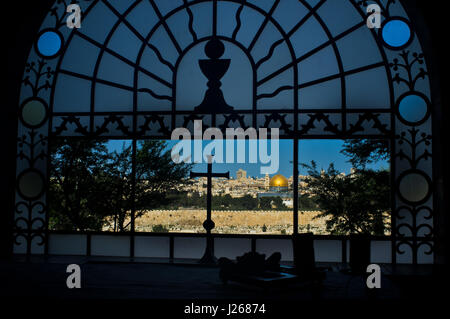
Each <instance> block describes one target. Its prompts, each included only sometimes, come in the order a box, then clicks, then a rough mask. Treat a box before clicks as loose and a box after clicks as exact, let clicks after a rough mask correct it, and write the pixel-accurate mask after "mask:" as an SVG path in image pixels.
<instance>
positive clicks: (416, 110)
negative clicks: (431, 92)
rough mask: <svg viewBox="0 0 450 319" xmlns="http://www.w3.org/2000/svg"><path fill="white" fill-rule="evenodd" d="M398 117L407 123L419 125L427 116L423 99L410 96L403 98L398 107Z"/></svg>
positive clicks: (417, 96) (426, 107) (413, 95)
mask: <svg viewBox="0 0 450 319" xmlns="http://www.w3.org/2000/svg"><path fill="white" fill-rule="evenodd" d="M398 111H399V113H400V116H401V117H402V118H403V119H404V120H405V121H407V122H409V123H419V122H421V121H422V120H423V119H424V118H425V117H426V116H427V114H428V104H427V102H426V101H425V100H424V98H423V97H421V96H419V95H416V94H411V95H407V96H405V97H404V98H403V99H402V100H401V101H400V104H399V106H398Z"/></svg>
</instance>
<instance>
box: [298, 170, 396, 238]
mask: <svg viewBox="0 0 450 319" xmlns="http://www.w3.org/2000/svg"><path fill="white" fill-rule="evenodd" d="M303 166H304V167H305V168H307V169H308V173H309V177H308V178H306V179H305V182H306V183H307V184H308V189H309V192H310V193H311V195H312V196H313V197H314V200H315V201H316V203H317V204H318V205H319V207H320V209H321V211H322V213H321V214H320V215H319V216H318V218H320V217H329V220H328V221H327V229H328V230H329V231H330V232H331V233H332V234H354V233H363V234H372V235H383V234H384V231H385V213H386V212H388V211H389V210H390V188H389V179H390V178H389V172H387V171H383V170H381V171H373V170H358V171H356V172H355V173H354V174H350V175H346V176H344V175H342V174H341V173H340V172H338V171H337V170H336V169H335V168H334V165H333V164H330V166H329V168H328V170H326V171H323V172H320V171H319V170H318V169H317V165H316V163H315V162H314V161H313V162H311V165H306V164H303Z"/></svg>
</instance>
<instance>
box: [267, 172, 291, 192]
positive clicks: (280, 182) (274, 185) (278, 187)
mask: <svg viewBox="0 0 450 319" xmlns="http://www.w3.org/2000/svg"><path fill="white" fill-rule="evenodd" d="M269 189H270V191H271V192H277V193H284V192H287V191H288V190H289V181H288V179H287V178H286V177H284V176H283V175H281V174H277V175H275V176H273V177H272V178H271V179H270V182H269Z"/></svg>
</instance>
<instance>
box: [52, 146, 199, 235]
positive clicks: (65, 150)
mask: <svg viewBox="0 0 450 319" xmlns="http://www.w3.org/2000/svg"><path fill="white" fill-rule="evenodd" d="M132 152H133V149H132V146H128V147H126V146H124V147H123V149H122V150H121V151H119V152H118V151H115V152H109V151H108V149H107V147H106V142H105V141H94V140H85V139H84V140H82V139H73V138H71V139H62V140H58V141H56V142H55V143H53V144H52V153H51V162H52V168H51V179H50V180H51V182H50V194H49V206H50V227H51V228H53V229H61V230H102V228H103V226H104V225H105V224H110V225H111V224H112V229H113V230H114V231H125V230H126V229H127V228H128V227H129V224H130V221H131V212H132V211H133V210H135V212H136V214H135V217H136V218H138V217H140V216H142V215H143V214H144V213H145V211H146V210H148V209H152V208H154V207H159V206H160V205H163V204H165V202H166V199H167V196H168V195H169V194H170V193H171V192H176V191H177V190H179V189H180V188H182V187H183V186H184V185H185V184H186V183H188V181H187V175H188V173H189V171H190V169H191V166H190V165H188V164H185V163H182V164H175V163H174V162H173V161H172V159H171V157H170V150H167V147H166V143H165V142H162V141H143V142H140V143H139V148H138V149H137V151H136V157H135V163H134V164H135V175H133V157H132Z"/></svg>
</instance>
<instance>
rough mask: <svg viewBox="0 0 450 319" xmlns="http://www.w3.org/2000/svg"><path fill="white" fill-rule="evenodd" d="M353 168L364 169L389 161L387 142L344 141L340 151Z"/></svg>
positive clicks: (366, 140)
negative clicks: (347, 158)
mask: <svg viewBox="0 0 450 319" xmlns="http://www.w3.org/2000/svg"><path fill="white" fill-rule="evenodd" d="M341 153H342V154H344V155H345V156H347V157H349V162H350V163H351V164H352V165H353V167H355V168H358V169H365V168H366V167H367V165H368V164H372V163H375V162H377V161H381V160H388V159H389V141H388V140H368V139H360V140H346V141H345V143H344V146H343V149H342V151H341Z"/></svg>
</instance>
